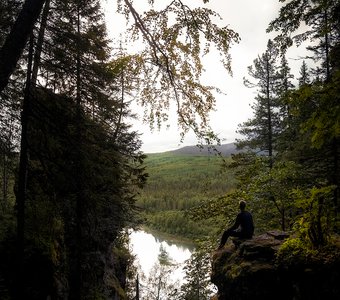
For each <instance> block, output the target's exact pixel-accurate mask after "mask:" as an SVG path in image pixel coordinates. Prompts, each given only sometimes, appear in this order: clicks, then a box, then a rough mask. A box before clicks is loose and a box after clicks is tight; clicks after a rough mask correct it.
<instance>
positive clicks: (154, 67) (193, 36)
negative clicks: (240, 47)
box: [118, 0, 239, 143]
mask: <svg viewBox="0 0 340 300" xmlns="http://www.w3.org/2000/svg"><path fill="white" fill-rule="evenodd" d="M148 2H149V5H150V10H148V11H146V12H145V13H143V14H140V13H139V12H137V10H136V9H135V8H134V6H133V1H129V0H118V11H119V12H120V13H122V14H124V15H125V16H126V19H127V20H128V21H131V20H132V21H133V25H132V26H131V28H130V29H129V33H130V37H131V40H132V41H137V40H142V41H143V44H144V46H145V47H144V49H143V50H142V51H141V52H140V53H139V55H138V59H136V56H135V57H134V58H135V60H134V64H135V67H136V68H138V69H139V72H140V73H139V75H140V76H139V80H138V89H139V97H138V103H139V104H140V105H142V106H143V107H144V109H145V113H144V121H146V122H147V123H149V124H150V126H151V128H154V126H155V125H157V127H158V128H159V127H160V126H161V124H162V123H163V122H166V121H167V120H168V117H169V115H168V112H169V108H170V107H172V103H174V104H175V106H176V110H177V116H178V126H179V128H180V129H181V137H182V138H183V137H184V136H185V134H186V133H187V132H188V131H189V130H190V129H192V130H193V131H194V132H195V134H196V135H197V137H198V139H199V141H200V142H205V143H210V142H212V141H215V142H216V140H218V138H217V136H216V135H215V134H214V133H213V132H212V130H211V128H210V126H209V113H210V112H211V111H212V110H213V109H214V107H215V97H214V94H213V93H214V92H219V90H218V89H217V88H215V87H212V86H205V85H204V84H202V83H201V80H200V78H201V75H202V72H203V71H204V67H203V65H202V62H201V59H202V57H203V56H204V55H206V54H208V53H209V52H210V51H211V50H212V49H215V50H217V51H218V53H219V55H220V59H221V64H222V65H223V66H224V68H225V69H226V70H227V72H228V73H229V74H230V75H231V57H230V55H229V50H230V46H231V45H232V44H233V43H237V42H238V41H239V36H238V34H237V33H236V32H234V31H233V30H232V29H230V28H228V27H227V26H224V27H220V26H218V25H217V24H216V23H214V21H218V22H221V17H220V16H219V15H218V14H217V13H216V12H214V11H213V10H211V9H208V8H206V7H197V5H196V6H195V7H192V6H189V4H187V3H185V2H184V1H181V0H173V1H154V0H150V1H148ZM164 2H166V3H165V6H164V7H163V8H161V9H159V8H158V7H159V5H161V4H163V3H164ZM186 2H188V3H189V1H186ZM207 2H208V1H207V0H203V1H202V4H203V5H204V4H205V3H207ZM156 4H157V9H156V8H155V7H156Z"/></svg>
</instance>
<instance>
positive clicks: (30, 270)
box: [0, 0, 340, 300]
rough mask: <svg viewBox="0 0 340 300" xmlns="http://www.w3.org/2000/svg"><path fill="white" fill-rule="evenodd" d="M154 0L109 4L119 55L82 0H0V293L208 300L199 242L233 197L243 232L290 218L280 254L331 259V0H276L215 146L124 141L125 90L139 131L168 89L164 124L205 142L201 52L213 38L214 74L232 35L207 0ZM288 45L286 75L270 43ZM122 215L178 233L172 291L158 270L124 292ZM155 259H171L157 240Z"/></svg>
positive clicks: (209, 239)
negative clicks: (242, 97) (226, 137)
mask: <svg viewBox="0 0 340 300" xmlns="http://www.w3.org/2000/svg"><path fill="white" fill-rule="evenodd" d="M212 1H213V0H210V2H212ZM156 2H157V1H153V0H150V1H148V4H149V6H150V10H149V11H147V12H145V13H143V14H140V13H139V12H138V11H137V10H136V9H135V6H134V3H133V1H130V0H117V1H115V3H116V9H117V12H118V13H120V14H122V15H123V16H125V18H126V20H127V22H130V23H129V24H130V25H131V27H130V28H129V29H128V31H127V35H128V36H129V37H130V42H136V41H141V42H142V44H143V48H142V49H141V50H139V51H138V52H137V53H136V52H133V51H131V52H129V51H128V50H127V48H126V47H125V45H124V44H123V41H121V42H119V43H117V44H116V45H114V47H113V46H112V43H111V41H110V40H109V38H108V35H107V28H106V24H105V18H104V13H103V10H102V8H101V1H99V0H87V1H85V0H68V1H67V0H9V1H1V2H0V27H1V31H0V128H1V130H0V168H1V171H0V180H1V182H0V186H1V196H0V254H1V255H0V299H16V300H22V299H70V300H74V299H90V300H92V299H131V300H132V299H157V300H160V299H175V300H176V299H187V300H188V299H189V300H196V299H210V296H211V290H210V288H209V264H210V262H209V257H210V252H211V251H212V249H214V248H215V247H216V243H217V240H218V239H219V237H220V234H221V232H222V231H223V230H224V229H225V227H226V225H227V224H228V223H230V222H232V221H233V220H234V217H235V213H236V211H237V203H238V201H239V200H240V199H244V200H246V201H247V206H248V207H249V210H251V212H252V213H253V215H254V219H255V221H256V233H257V234H258V233H261V232H264V231H267V230H271V229H280V230H282V231H287V232H290V233H291V237H290V238H289V239H288V240H287V241H286V242H285V244H284V247H283V251H282V253H281V259H285V258H286V259H289V260H297V259H313V257H319V258H320V257H323V256H324V257H326V258H327V259H329V260H331V259H332V258H334V257H338V256H339V251H338V246H337V245H339V225H340V223H339V222H340V219H339V210H340V203H339V201H340V200H339V185H340V170H339V156H340V149H339V148H340V146H339V142H340V141H339V137H340V99H339V98H340V39H339V38H340V3H339V1H337V0H313V1H312V0H291V1H288V0H279V2H281V3H282V6H281V9H280V11H279V13H278V15H277V16H276V18H275V19H274V20H272V21H271V22H270V24H268V28H267V32H270V33H275V36H276V37H275V38H273V39H270V40H268V43H267V47H266V50H265V52H263V53H262V54H259V55H258V56H256V55H255V57H254V60H253V64H252V65H251V66H249V67H248V70H245V74H244V75H245V76H244V88H252V89H254V90H255V91H256V96H255V98H254V101H253V106H252V111H253V116H252V117H251V118H249V119H248V120H247V121H245V122H244V123H241V124H240V125H239V128H238V133H239V134H240V135H241V136H242V138H239V139H238V140H237V141H236V145H237V147H238V149H239V150H242V151H238V152H236V153H234V154H232V155H231V157H225V156H223V155H221V154H219V153H216V155H212V156H198V157H187V156H178V155H177V156H176V155H171V154H169V153H168V154H164V153H163V154H152V155H149V156H148V157H147V155H146V154H145V153H143V152H142V151H141V145H142V140H141V136H140V134H139V133H138V132H137V131H134V130H132V127H131V124H130V121H129V120H131V119H133V118H134V117H135V112H134V111H133V110H132V105H131V103H132V102H133V101H135V102H137V104H139V105H140V106H141V107H142V108H143V109H144V111H145V114H144V119H145V120H144V121H145V122H147V123H148V124H149V125H150V127H151V128H154V129H157V128H159V127H160V126H161V125H162V124H163V123H164V122H166V121H167V120H168V118H169V111H168V109H169V107H170V104H171V103H173V104H174V105H175V106H176V113H177V116H178V118H177V121H178V127H179V129H180V132H179V137H180V138H182V139H183V138H184V136H185V135H186V134H187V133H188V132H189V131H192V132H194V133H195V134H196V136H197V140H198V144H199V145H201V146H202V145H206V144H207V145H209V146H213V145H214V144H218V143H220V142H221V141H220V140H219V137H218V135H217V134H216V133H215V132H214V131H213V130H212V128H211V127H210V125H209V113H210V112H211V111H213V110H214V108H215V104H216V99H215V96H214V95H215V93H218V92H219V90H218V89H216V88H214V87H212V86H206V85H204V84H203V83H202V82H201V81H200V78H201V75H202V73H203V72H204V66H203V65H202V61H201V58H202V55H203V54H207V53H209V52H210V51H211V50H212V49H215V50H216V49H217V50H218V53H219V55H220V59H221V62H222V65H223V66H224V68H225V69H226V76H229V75H231V74H232V70H231V56H230V47H231V46H232V45H233V44H236V43H238V42H240V36H239V35H238V33H237V32H235V31H234V30H233V29H231V28H229V27H228V26H224V27H223V26H220V25H218V24H220V23H219V22H215V21H216V19H218V20H220V19H219V15H218V13H217V12H215V11H213V10H211V9H209V8H207V7H206V4H208V2H209V0H202V1H199V2H200V4H199V6H195V7H191V6H190V5H189V4H187V3H186V2H188V1H184V0H183V1H182V0H173V1H166V4H165V6H164V7H163V8H162V9H156V8H155V4H156ZM226 23H228V22H227V21H226ZM305 42H308V43H307V44H308V46H307V50H308V53H309V56H308V57H306V58H305V60H303V61H301V68H300V72H299V74H292V73H291V69H290V66H289V63H288V59H287V57H286V53H287V50H288V49H289V48H290V47H292V46H295V45H305ZM118 44H119V45H118ZM247 71H248V72H247ZM183 176H184V177H183ZM183 178H184V179H183ZM140 226H149V227H150V228H156V229H158V230H160V231H167V232H169V233H173V234H176V235H180V236H185V237H188V238H190V239H193V240H195V241H196V245H197V246H196V250H195V251H194V253H193V255H192V257H191V259H190V260H189V261H188V263H187V266H186V270H187V271H186V275H187V277H186V279H187V281H186V283H185V284H184V285H183V286H182V287H181V288H180V290H178V289H175V288H174V287H172V289H170V287H169V290H167V291H166V293H167V294H166V295H165V294H164V293H161V292H160V288H161V287H162V286H165V285H161V280H160V279H159V282H158V284H157V281H154V282H153V284H155V286H156V288H157V289H158V292H157V293H156V294H153V295H148V296H145V295H144V296H143V295H139V287H138V280H139V279H138V275H136V272H137V271H136V269H135V267H134V265H133V260H134V257H133V255H132V254H131V253H130V251H129V246H128V231H127V230H126V229H131V228H139V227H140ZM159 263H160V267H159V270H160V272H163V273H162V274H165V273H169V272H171V263H170V262H169V259H168V257H167V254H166V253H165V252H164V251H161V253H160V255H159ZM197 270H199V271H200V272H197ZM157 276H158V277H157V278H161V277H160V275H157ZM155 278H156V277H155ZM150 284H151V283H150ZM162 284H163V283H162ZM169 295H171V296H169ZM197 295H199V296H197ZM143 297H144V298H143ZM145 297H147V298H145ZM169 297H170V298H169Z"/></svg>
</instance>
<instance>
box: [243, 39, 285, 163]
mask: <svg viewBox="0 0 340 300" xmlns="http://www.w3.org/2000/svg"><path fill="white" fill-rule="evenodd" d="M277 58H278V52H277V50H276V48H275V47H274V44H273V42H272V41H271V40H269V41H268V44H267V50H266V52H265V53H264V54H262V55H261V56H259V57H258V58H256V59H255V60H254V66H250V67H248V74H249V75H250V76H251V77H252V79H254V80H255V82H254V83H253V82H251V81H250V80H248V79H245V80H244V82H245V85H246V86H247V87H255V88H257V91H258V94H257V96H256V98H255V104H254V105H253V107H252V108H253V110H254V118H252V119H250V120H248V121H246V122H245V123H243V124H241V125H240V126H239V130H238V132H239V133H240V134H242V135H244V136H245V138H244V139H243V140H241V139H240V140H237V145H238V147H239V148H244V147H247V146H248V147H249V148H251V149H259V150H260V151H264V152H265V153H266V155H267V156H268V160H269V168H271V167H272V166H273V158H274V151H275V150H276V139H277V136H278V134H279V130H280V118H279V113H278V95H277V90H276V88H277V82H278V71H277Z"/></svg>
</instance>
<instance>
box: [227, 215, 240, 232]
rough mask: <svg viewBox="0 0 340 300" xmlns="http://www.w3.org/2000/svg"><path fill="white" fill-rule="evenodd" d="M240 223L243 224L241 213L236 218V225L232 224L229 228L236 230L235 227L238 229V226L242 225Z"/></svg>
mask: <svg viewBox="0 0 340 300" xmlns="http://www.w3.org/2000/svg"><path fill="white" fill-rule="evenodd" d="M240 224H241V218H240V214H238V215H237V217H236V220H235V223H234V225H233V226H231V227H230V228H229V230H235V229H237V228H238V227H239V226H240Z"/></svg>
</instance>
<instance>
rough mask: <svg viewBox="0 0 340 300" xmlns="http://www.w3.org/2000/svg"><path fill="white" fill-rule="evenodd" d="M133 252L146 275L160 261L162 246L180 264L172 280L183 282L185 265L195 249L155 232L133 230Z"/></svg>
mask: <svg viewBox="0 0 340 300" xmlns="http://www.w3.org/2000/svg"><path fill="white" fill-rule="evenodd" d="M130 243H131V248H132V253H133V254H135V255H136V257H137V260H138V263H139V264H140V266H141V269H142V271H143V272H144V274H145V275H148V274H149V273H150V270H151V268H152V266H153V265H154V264H155V263H157V262H158V255H159V253H160V252H159V250H160V247H161V245H162V247H163V248H164V249H165V251H166V252H167V253H168V254H169V257H170V258H171V260H172V261H174V262H175V263H176V265H177V266H178V267H177V268H176V270H175V271H174V272H173V273H172V276H171V277H172V278H171V279H172V280H174V281H176V280H179V281H180V282H183V279H184V272H183V266H184V262H185V260H187V259H189V258H190V256H191V253H192V251H193V249H194V246H193V245H190V244H189V243H185V242H181V241H177V240H173V239H171V240H170V239H169V238H167V237H164V236H162V235H160V234H157V233H155V232H152V233H149V232H146V231H143V230H139V231H133V232H131V234H130Z"/></svg>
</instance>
